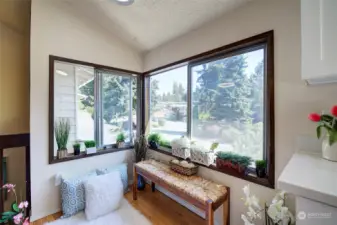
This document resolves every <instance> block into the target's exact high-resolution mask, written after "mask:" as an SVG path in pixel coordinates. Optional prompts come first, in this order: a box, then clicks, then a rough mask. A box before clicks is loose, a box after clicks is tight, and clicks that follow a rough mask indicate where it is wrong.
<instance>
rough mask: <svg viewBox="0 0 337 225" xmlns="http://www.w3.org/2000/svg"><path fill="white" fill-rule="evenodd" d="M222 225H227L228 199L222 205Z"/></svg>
mask: <svg viewBox="0 0 337 225" xmlns="http://www.w3.org/2000/svg"><path fill="white" fill-rule="evenodd" d="M222 207H223V225H229V201H228V197H227V199H226V201H224V203H223V206H222Z"/></svg>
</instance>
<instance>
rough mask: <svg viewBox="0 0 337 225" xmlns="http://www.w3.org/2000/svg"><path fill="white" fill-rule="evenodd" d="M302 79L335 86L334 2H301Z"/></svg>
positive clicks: (336, 25) (336, 22)
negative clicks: (332, 83) (333, 83)
mask: <svg viewBox="0 0 337 225" xmlns="http://www.w3.org/2000/svg"><path fill="white" fill-rule="evenodd" d="M301 23H302V26H301V27H302V79H304V80H307V81H308V82H309V83H310V84H318V83H331V82H337V0H301Z"/></svg>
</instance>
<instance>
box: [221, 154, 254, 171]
mask: <svg viewBox="0 0 337 225" xmlns="http://www.w3.org/2000/svg"><path fill="white" fill-rule="evenodd" d="M216 156H217V157H218V158H220V159H222V160H225V161H230V162H231V163H233V164H239V165H240V166H245V167H248V166H249V165H250V164H251V162H252V158H250V157H249V156H242V155H239V154H236V153H233V152H223V151H220V152H217V153H216Z"/></svg>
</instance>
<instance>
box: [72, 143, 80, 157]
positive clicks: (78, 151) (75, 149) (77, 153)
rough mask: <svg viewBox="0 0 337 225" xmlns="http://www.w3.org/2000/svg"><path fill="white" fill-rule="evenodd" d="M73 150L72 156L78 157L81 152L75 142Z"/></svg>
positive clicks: (78, 144)
mask: <svg viewBox="0 0 337 225" xmlns="http://www.w3.org/2000/svg"><path fill="white" fill-rule="evenodd" d="M73 148H74V155H79V154H80V152H81V144H80V143H78V142H76V143H75V144H73Z"/></svg>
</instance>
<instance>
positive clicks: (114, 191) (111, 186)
mask: <svg viewBox="0 0 337 225" xmlns="http://www.w3.org/2000/svg"><path fill="white" fill-rule="evenodd" d="M84 189H85V199H86V201H85V215H86V217H87V220H92V219H96V218H98V217H100V216H103V215H106V214H108V213H110V212H113V211H115V210H116V209H118V208H119V206H120V203H121V201H122V198H123V183H122V180H121V175H120V173H119V172H117V171H114V172H111V173H108V174H105V175H101V176H97V177H91V178H89V179H88V180H87V181H86V182H85V183H84Z"/></svg>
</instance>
